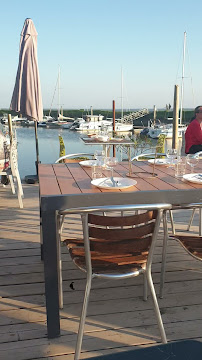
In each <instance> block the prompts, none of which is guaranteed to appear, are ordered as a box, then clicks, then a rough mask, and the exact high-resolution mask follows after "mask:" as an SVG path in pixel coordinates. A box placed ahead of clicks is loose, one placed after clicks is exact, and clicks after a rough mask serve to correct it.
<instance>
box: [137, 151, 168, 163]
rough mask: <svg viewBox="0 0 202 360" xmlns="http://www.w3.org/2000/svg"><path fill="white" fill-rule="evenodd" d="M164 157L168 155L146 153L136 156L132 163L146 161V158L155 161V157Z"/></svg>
mask: <svg viewBox="0 0 202 360" xmlns="http://www.w3.org/2000/svg"><path fill="white" fill-rule="evenodd" d="M162 156H166V154H165V153H145V154H139V155H136V156H134V157H133V158H132V159H131V161H134V160H137V161H141V160H144V158H148V159H154V158H155V157H156V158H159V157H162ZM142 158H143V159H142Z"/></svg>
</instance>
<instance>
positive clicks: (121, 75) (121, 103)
mask: <svg viewBox="0 0 202 360" xmlns="http://www.w3.org/2000/svg"><path fill="white" fill-rule="evenodd" d="M121 119H123V68H122V67H121Z"/></svg>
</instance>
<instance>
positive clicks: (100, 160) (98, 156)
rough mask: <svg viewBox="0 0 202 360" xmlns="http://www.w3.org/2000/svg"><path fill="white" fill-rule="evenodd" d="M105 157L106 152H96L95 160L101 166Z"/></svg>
mask: <svg viewBox="0 0 202 360" xmlns="http://www.w3.org/2000/svg"><path fill="white" fill-rule="evenodd" d="M104 156H105V152H104V150H95V152H94V158H95V159H96V160H97V162H98V164H99V165H103V164H104Z"/></svg>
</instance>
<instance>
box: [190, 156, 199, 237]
mask: <svg viewBox="0 0 202 360" xmlns="http://www.w3.org/2000/svg"><path fill="white" fill-rule="evenodd" d="M194 156H196V157H199V158H200V157H201V158H202V151H198V152H197V153H195V154H194ZM196 210H197V209H196V208H194V209H193V211H192V214H191V217H190V220H189V224H188V226H187V231H189V230H190V227H191V225H192V222H193V220H194V215H195V211H196ZM201 222H202V209H201V207H200V208H199V236H202V226H201Z"/></svg>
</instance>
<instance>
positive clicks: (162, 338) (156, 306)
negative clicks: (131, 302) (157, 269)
mask: <svg viewBox="0 0 202 360" xmlns="http://www.w3.org/2000/svg"><path fill="white" fill-rule="evenodd" d="M146 274H147V281H148V285H149V288H150V291H151V295H152V299H153V303H154V310H155V313H156V318H157V322H158V327H159V330H160V334H161V340H162V343H164V344H166V343H167V339H166V333H165V330H164V326H163V321H162V318H161V313H160V310H159V305H158V301H157V297H156V292H155V289H154V284H153V281H152V276H151V272H150V271H149V272H147V273H146Z"/></svg>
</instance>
